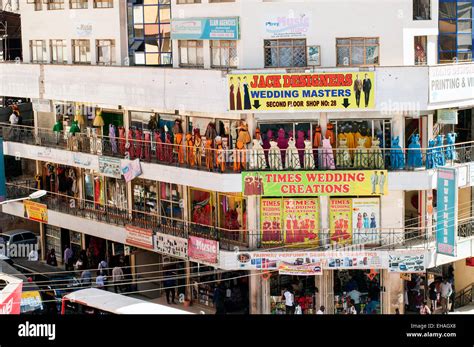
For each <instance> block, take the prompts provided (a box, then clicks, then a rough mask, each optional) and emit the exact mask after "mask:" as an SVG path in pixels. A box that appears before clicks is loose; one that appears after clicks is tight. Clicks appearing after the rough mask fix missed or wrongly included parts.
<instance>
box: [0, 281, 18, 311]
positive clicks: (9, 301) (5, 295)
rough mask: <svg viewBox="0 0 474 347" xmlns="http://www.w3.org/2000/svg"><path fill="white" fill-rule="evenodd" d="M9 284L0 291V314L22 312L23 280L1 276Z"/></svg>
mask: <svg viewBox="0 0 474 347" xmlns="http://www.w3.org/2000/svg"><path fill="white" fill-rule="evenodd" d="M0 279H2V280H5V281H6V282H7V283H8V285H7V286H6V287H5V288H3V290H1V291H0V300H1V301H0V314H20V304H21V290H22V288H23V281H22V280H20V279H18V278H16V277H11V276H0Z"/></svg>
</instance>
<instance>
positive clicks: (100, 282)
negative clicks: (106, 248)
mask: <svg viewBox="0 0 474 347" xmlns="http://www.w3.org/2000/svg"><path fill="white" fill-rule="evenodd" d="M106 280H107V278H106V277H105V275H103V274H101V273H99V275H98V276H97V277H96V279H95V285H96V287H97V288H98V289H106V288H105V281H106Z"/></svg>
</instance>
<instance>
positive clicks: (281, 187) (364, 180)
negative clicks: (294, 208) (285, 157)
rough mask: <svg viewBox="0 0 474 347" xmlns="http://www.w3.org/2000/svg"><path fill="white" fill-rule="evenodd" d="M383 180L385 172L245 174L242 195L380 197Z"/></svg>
mask: <svg viewBox="0 0 474 347" xmlns="http://www.w3.org/2000/svg"><path fill="white" fill-rule="evenodd" d="M387 176H388V175H387V171H386V170H361V171H265V172H262V171H246V172H243V173H242V191H243V192H244V195H246V196H251V195H259V196H267V197H284V196H294V197H303V196H313V197H314V196H354V195H355V196H357V195H360V196H362V195H366V196H367V195H369V196H380V195H386V194H387V193H388V180H387ZM374 182H375V183H374Z"/></svg>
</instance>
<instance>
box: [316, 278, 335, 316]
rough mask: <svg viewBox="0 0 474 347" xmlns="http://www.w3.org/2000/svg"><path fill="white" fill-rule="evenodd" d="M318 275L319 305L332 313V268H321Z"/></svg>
mask: <svg viewBox="0 0 474 347" xmlns="http://www.w3.org/2000/svg"><path fill="white" fill-rule="evenodd" d="M320 277H321V278H320V287H318V288H319V294H318V296H319V305H320V306H321V305H323V306H324V307H325V308H326V311H325V312H326V313H327V314H334V270H323V274H322V275H321V276H320Z"/></svg>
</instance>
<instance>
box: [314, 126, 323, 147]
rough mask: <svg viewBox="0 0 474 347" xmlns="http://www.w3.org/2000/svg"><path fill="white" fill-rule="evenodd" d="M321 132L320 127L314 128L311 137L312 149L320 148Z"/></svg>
mask: <svg viewBox="0 0 474 347" xmlns="http://www.w3.org/2000/svg"><path fill="white" fill-rule="evenodd" d="M322 136H323V135H322V131H321V126H319V125H318V126H317V127H316V130H315V131H314V135H313V147H314V148H319V147H321V143H322Z"/></svg>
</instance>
